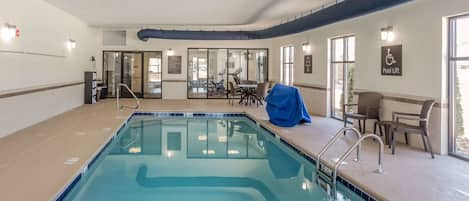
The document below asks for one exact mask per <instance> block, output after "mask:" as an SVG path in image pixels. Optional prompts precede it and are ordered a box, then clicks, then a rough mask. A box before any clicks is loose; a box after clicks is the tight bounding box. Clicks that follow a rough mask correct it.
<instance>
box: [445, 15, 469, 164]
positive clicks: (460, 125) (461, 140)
mask: <svg viewBox="0 0 469 201" xmlns="http://www.w3.org/2000/svg"><path fill="white" fill-rule="evenodd" d="M449 37H450V38H449V62H448V63H449V76H450V77H449V91H450V114H451V115H450V132H449V133H450V142H451V146H450V149H451V150H450V152H451V153H452V154H455V155H457V156H461V157H464V158H468V159H469V111H468V110H469V15H465V16H458V17H453V18H450V20H449Z"/></svg>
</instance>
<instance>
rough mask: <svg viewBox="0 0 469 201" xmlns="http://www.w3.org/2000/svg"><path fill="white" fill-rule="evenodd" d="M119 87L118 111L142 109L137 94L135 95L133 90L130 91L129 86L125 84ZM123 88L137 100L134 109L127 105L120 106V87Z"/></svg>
mask: <svg viewBox="0 0 469 201" xmlns="http://www.w3.org/2000/svg"><path fill="white" fill-rule="evenodd" d="M117 86H118V87H117V95H116V99H117V101H116V105H117V110H120V109H123V108H131V109H138V108H139V107H140V100H138V98H137V96H136V95H135V93H134V92H133V91H132V90H130V88H129V86H127V85H126V84H124V83H119V84H118V85H117ZM121 86H122V87H124V88H125V89H127V91H129V92H130V94H131V95H132V97H133V98H134V99H135V101H136V105H135V106H134V107H130V106H126V105H122V106H121V105H120V97H119V96H120V87H121Z"/></svg>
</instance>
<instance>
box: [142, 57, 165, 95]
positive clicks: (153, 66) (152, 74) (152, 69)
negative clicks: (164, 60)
mask: <svg viewBox="0 0 469 201" xmlns="http://www.w3.org/2000/svg"><path fill="white" fill-rule="evenodd" d="M143 58H144V60H143V66H144V72H145V73H144V81H143V82H144V85H143V87H144V88H143V91H144V97H145V98H161V78H162V77H161V52H144V53H143Z"/></svg>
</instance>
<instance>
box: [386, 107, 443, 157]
mask: <svg viewBox="0 0 469 201" xmlns="http://www.w3.org/2000/svg"><path fill="white" fill-rule="evenodd" d="M434 105H435V100H426V101H424V102H423V105H422V110H421V111H420V114H411V113H402V112H393V113H392V119H393V124H392V126H391V141H392V142H391V147H392V154H394V153H395V149H396V138H395V133H396V132H401V133H404V134H405V135H406V143H408V142H407V134H409V133H415V134H420V135H421V136H422V141H423V147H424V149H425V151H430V154H431V156H432V158H435V156H434V154H433V150H432V145H431V142H430V137H429V122H430V114H431V112H432V109H433V106H434ZM403 119H404V120H413V121H418V122H419V123H418V125H410V124H405V123H402V122H400V120H403Z"/></svg>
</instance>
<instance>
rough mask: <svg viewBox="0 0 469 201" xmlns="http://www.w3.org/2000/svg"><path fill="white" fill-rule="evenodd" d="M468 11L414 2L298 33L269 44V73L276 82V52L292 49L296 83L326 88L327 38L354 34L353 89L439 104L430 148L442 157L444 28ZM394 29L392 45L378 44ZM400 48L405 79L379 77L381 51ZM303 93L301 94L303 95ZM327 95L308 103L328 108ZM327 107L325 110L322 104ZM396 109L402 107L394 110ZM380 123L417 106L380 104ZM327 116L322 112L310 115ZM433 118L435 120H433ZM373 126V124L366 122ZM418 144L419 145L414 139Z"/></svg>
mask: <svg viewBox="0 0 469 201" xmlns="http://www.w3.org/2000/svg"><path fill="white" fill-rule="evenodd" d="M467 12H469V2H468V1H467V0H448V1H441V0H414V1H412V2H410V3H406V4H403V5H400V6H398V7H394V8H391V9H387V10H384V11H380V12H376V13H372V14H369V15H366V16H362V17H359V18H354V19H350V20H345V21H341V22H338V23H335V24H332V25H328V26H323V27H320V28H317V29H314V30H310V31H307V32H303V33H300V34H295V35H290V36H285V37H280V38H276V39H273V45H272V51H271V57H272V61H273V63H271V67H272V68H271V70H270V72H272V74H273V77H271V79H276V80H278V79H279V77H280V73H279V70H280V47H281V46H284V45H290V44H293V45H295V49H296V51H295V70H294V71H295V72H294V76H295V78H294V79H295V82H296V83H305V84H309V85H313V86H321V87H324V88H326V87H328V85H329V83H328V59H327V58H328V51H329V49H328V39H330V38H332V37H336V36H343V35H349V34H353V35H355V36H356V49H355V50H356V71H355V88H356V89H360V90H368V91H378V92H381V93H383V94H385V95H390V94H392V95H393V96H398V97H407V98H411V99H418V100H419V99H420V100H422V99H427V98H433V99H436V100H437V102H439V103H443V107H442V108H437V109H435V112H434V114H435V116H438V118H436V119H435V120H434V122H433V125H434V126H432V127H433V129H432V131H431V132H432V136H431V138H432V141H433V142H432V144H434V147H436V148H435V149H437V151H438V152H440V153H446V151H447V149H448V148H447V140H448V139H447V136H448V135H447V129H446V128H447V127H446V126H447V125H446V122H447V117H446V116H445V115H446V110H447V108H446V107H445V105H444V103H446V99H447V97H446V94H447V91H446V82H447V80H446V57H445V52H446V51H445V50H446V48H447V47H446V46H445V45H446V44H445V43H446V40H447V38H446V32H447V28H446V23H445V20H444V19H445V18H446V17H448V16H454V15H458V14H461V13H467ZM389 25H391V26H393V27H394V31H395V33H396V40H395V41H394V42H392V43H388V42H383V41H381V40H380V29H381V28H382V27H386V26H389ZM306 41H307V42H309V43H310V44H311V45H312V55H313V73H312V74H304V73H303V52H302V51H301V44H302V43H304V42H306ZM394 44H402V45H403V76H398V77H394V76H381V73H380V69H381V67H380V66H381V63H380V62H381V61H380V57H381V55H380V54H381V49H380V48H381V46H385V45H394ZM304 90H305V89H303V91H304ZM327 94H328V93H327V91H326V90H324V91H323V92H322V93H321V95H317V96H314V97H311V98H309V99H308V100H306V102H307V104H313V105H315V104H319V105H321V107H320V108H324V107H326V108H329V106H326V105H327V104H329V100H328V98H327ZM325 104H326V105H325ZM398 105H401V106H399V107H398ZM384 107H385V108H383V110H384V111H383V114H384V116H383V117H382V118H385V119H389V118H390V114H391V112H392V111H403V112H405V111H406V110H407V111H414V110H415V111H416V112H419V108H420V106H419V105H414V104H405V106H404V107H402V103H401V104H396V103H394V104H389V103H386V104H384ZM312 112H313V113H321V114H323V115H326V113H327V112H326V113H325V112H324V111H312ZM432 119H433V118H432ZM370 124H371V123H370ZM414 141H415V144H416V145H418V144H419V143H420V142H419V141H417V139H415V140H414Z"/></svg>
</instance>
